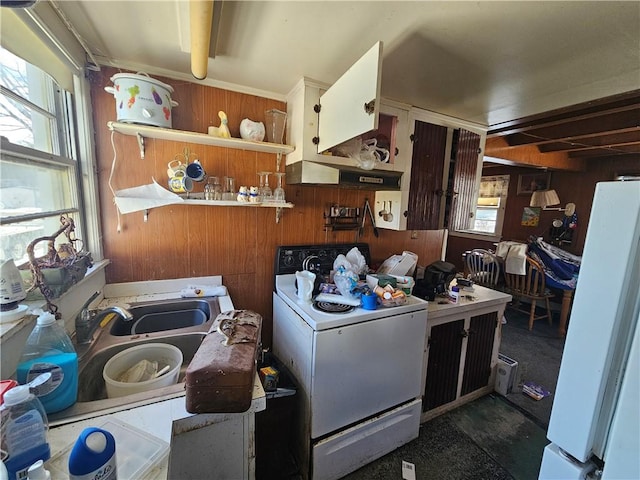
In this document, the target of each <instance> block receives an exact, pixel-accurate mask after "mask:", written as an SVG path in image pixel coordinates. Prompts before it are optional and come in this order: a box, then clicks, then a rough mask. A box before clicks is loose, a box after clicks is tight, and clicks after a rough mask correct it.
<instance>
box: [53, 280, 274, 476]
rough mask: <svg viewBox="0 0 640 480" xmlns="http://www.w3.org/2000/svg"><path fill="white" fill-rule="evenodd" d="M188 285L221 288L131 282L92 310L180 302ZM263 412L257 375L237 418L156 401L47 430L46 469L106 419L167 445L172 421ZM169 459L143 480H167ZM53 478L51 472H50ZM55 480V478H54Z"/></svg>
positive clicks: (226, 302) (109, 289)
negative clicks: (249, 399)
mask: <svg viewBox="0 0 640 480" xmlns="http://www.w3.org/2000/svg"><path fill="white" fill-rule="evenodd" d="M189 285H199V286H200V285H222V278H221V277H220V276H212V277H197V278H186V279H176V280H158V281H150V282H132V283H121V284H109V285H105V286H104V295H105V297H104V298H101V299H97V300H96V303H94V304H93V307H96V306H97V307H98V308H105V307H107V306H109V305H115V304H117V305H126V304H128V303H132V302H140V301H149V300H167V299H172V298H180V291H181V290H182V289H184V288H186V287H187V286H189ZM218 301H219V303H220V310H221V311H227V310H232V309H233V308H234V306H233V302H232V300H231V298H230V297H229V296H221V297H218ZM93 307H92V308H93ZM265 408H266V397H265V392H264V390H263V388H262V384H261V382H260V379H259V378H258V375H257V374H256V377H255V379H254V387H253V400H252V403H251V407H250V408H249V410H247V411H246V412H243V413H236V414H206V415H205V414H199V415H193V414H190V413H188V412H187V411H186V409H185V399H184V396H181V397H177V398H172V399H168V400H164V401H159V402H157V403H153V404H150V405H144V406H141V407H137V408H132V409H130V410H124V411H120V412H116V413H112V414H109V415H102V416H97V417H93V418H90V419H87V420H81V421H77V422H74V423H69V424H66V425H61V426H57V427H52V428H50V429H49V434H48V438H49V444H50V446H51V460H49V462H47V468H49V467H48V466H49V464H51V466H52V469H53V470H54V471H55V472H56V473H57V472H58V470H57V468H55V466H56V460H58V463H59V462H60V460H59V458H60V457H62V456H64V455H65V453H66V450H67V449H68V448H69V446H71V445H72V444H74V443H75V441H76V439H77V438H78V435H79V434H80V433H81V432H82V430H83V429H84V428H86V427H89V426H100V425H102V424H104V423H105V422H106V421H107V420H108V419H116V420H118V421H120V422H124V423H126V424H129V425H131V426H133V427H135V428H137V429H139V430H142V431H144V432H146V433H148V434H150V435H153V436H155V437H157V438H158V439H160V440H163V441H165V442H167V443H170V442H171V433H172V424H173V421H175V420H179V419H187V418H190V417H192V418H194V422H196V420H195V419H196V418H197V423H198V424H200V425H203V426H206V425H207V424H208V423H212V422H221V421H224V420H225V418H227V417H231V416H239V415H247V414H251V413H255V412H258V411H261V410H264V409H265ZM167 466H168V459H167V458H166V457H165V458H164V460H163V461H161V462H159V463H158V464H157V465H156V466H155V468H154V469H153V470H151V471H150V472H149V474H148V475H147V476H145V479H163V480H164V479H166V477H167ZM52 474H53V472H52ZM53 478H58V477H53Z"/></svg>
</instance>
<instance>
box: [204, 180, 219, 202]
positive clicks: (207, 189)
mask: <svg viewBox="0 0 640 480" xmlns="http://www.w3.org/2000/svg"><path fill="white" fill-rule="evenodd" d="M204 199H205V200H222V186H221V185H220V180H219V179H218V177H209V178H208V179H207V184H206V185H205V186H204Z"/></svg>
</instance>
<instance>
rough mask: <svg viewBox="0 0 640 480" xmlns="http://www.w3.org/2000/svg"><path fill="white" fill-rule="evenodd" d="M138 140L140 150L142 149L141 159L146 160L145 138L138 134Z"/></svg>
mask: <svg viewBox="0 0 640 480" xmlns="http://www.w3.org/2000/svg"><path fill="white" fill-rule="evenodd" d="M136 138H137V139H138V148H139V149H140V158H142V159H144V137H143V136H142V134H140V133H136Z"/></svg>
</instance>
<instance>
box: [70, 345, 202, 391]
mask: <svg viewBox="0 0 640 480" xmlns="http://www.w3.org/2000/svg"><path fill="white" fill-rule="evenodd" d="M204 336H205V333H185V334H182V335H173V336H170V337H166V338H150V339H145V340H141V341H136V342H126V343H120V344H116V345H112V346H110V347H107V348H103V349H101V350H100V351H97V352H95V353H93V355H91V357H90V358H89V359H88V360H87V361H85V362H82V364H81V365H80V369H79V371H78V402H94V401H96V400H104V399H106V398H107V389H106V386H105V383H104V379H103V377H102V369H103V368H104V365H105V363H107V361H108V360H109V359H110V358H111V357H113V356H114V355H115V354H116V353H119V352H121V351H123V350H125V349H127V348H131V347H135V346H136V345H142V344H144V343H168V344H171V345H175V346H176V347H178V348H179V349H180V350H181V351H182V355H183V361H182V367H181V368H180V375H179V376H178V383H180V382H183V381H184V374H185V371H186V369H187V367H188V366H189V363H191V359H192V358H193V356H194V355H195V353H196V351H197V350H198V347H199V346H200V344H201V343H202V339H203V338H204ZM181 388H183V387H181ZM121 398H122V397H121ZM114 400H115V399H114Z"/></svg>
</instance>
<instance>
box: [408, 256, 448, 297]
mask: <svg viewBox="0 0 640 480" xmlns="http://www.w3.org/2000/svg"><path fill="white" fill-rule="evenodd" d="M455 276H456V266H455V265H454V264H452V263H449V262H443V261H441V260H438V261H436V262H433V263H432V264H430V265H428V266H427V267H426V268H425V269H424V278H421V279H420V278H419V279H416V286H415V287H414V290H413V294H414V295H416V296H418V297H420V298H423V299H425V300H429V301H433V300H435V298H436V295H440V294H443V293H446V292H447V290H448V286H449V283H451V280H453V279H454V277H455Z"/></svg>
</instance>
